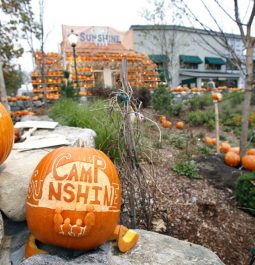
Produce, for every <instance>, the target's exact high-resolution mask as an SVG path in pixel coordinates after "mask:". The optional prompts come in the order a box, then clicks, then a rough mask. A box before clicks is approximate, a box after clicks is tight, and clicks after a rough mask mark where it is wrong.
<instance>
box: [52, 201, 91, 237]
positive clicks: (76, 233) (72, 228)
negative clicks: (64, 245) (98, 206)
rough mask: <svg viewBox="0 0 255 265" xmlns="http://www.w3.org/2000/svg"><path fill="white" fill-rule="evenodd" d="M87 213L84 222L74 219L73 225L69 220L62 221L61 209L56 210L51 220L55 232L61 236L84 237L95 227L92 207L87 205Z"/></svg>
mask: <svg viewBox="0 0 255 265" xmlns="http://www.w3.org/2000/svg"><path fill="white" fill-rule="evenodd" d="M87 211H88V213H87V214H86V216H85V218H84V220H82V219H80V218H78V219H76V221H75V224H71V219H70V218H65V219H64V218H63V217H62V215H61V213H62V209H61V208H56V210H55V214H54V219H53V222H54V230H55V232H56V233H58V234H59V235H62V236H70V237H85V236H86V235H88V234H89V232H90V230H91V228H92V227H93V226H94V225H95V214H94V206H93V205H88V206H87ZM83 223H84V225H83Z"/></svg>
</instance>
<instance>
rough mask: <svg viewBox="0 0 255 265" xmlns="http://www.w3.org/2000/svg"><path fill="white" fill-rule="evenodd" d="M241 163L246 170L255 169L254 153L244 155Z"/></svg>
mask: <svg viewBox="0 0 255 265" xmlns="http://www.w3.org/2000/svg"><path fill="white" fill-rule="evenodd" d="M242 165H243V167H244V168H245V169H247V170H252V171H253V170H255V155H244V156H243V157H242Z"/></svg>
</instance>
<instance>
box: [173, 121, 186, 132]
mask: <svg viewBox="0 0 255 265" xmlns="http://www.w3.org/2000/svg"><path fill="white" fill-rule="evenodd" d="M175 127H176V128H177V129H180V130H182V129H183V128H184V122H183V121H178V122H176V124H175Z"/></svg>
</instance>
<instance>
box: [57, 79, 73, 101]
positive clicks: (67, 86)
mask: <svg viewBox="0 0 255 265" xmlns="http://www.w3.org/2000/svg"><path fill="white" fill-rule="evenodd" d="M74 92H75V89H74V83H73V81H67V83H64V82H63V83H61V85H60V96H61V97H66V98H73V97H74Z"/></svg>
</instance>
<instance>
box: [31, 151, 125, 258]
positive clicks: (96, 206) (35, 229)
mask: <svg viewBox="0 0 255 265" xmlns="http://www.w3.org/2000/svg"><path fill="white" fill-rule="evenodd" d="M119 217H120V182H119V177H118V173H117V170H116V168H115V166H114V164H113V163H112V162H111V160H110V159H109V158H108V157H107V156H106V155H105V154H104V153H103V152H101V151H99V150H96V149H94V148H79V147H61V148H58V149H55V150H53V151H52V152H50V153H48V154H47V155H46V156H45V157H44V158H43V159H42V160H41V161H40V162H39V164H38V165H37V167H36V168H35V170H34V172H33V175H32V178H31V180H30V184H29V189H28V193H27V201H26V219H27V224H28V227H29V229H30V231H31V232H32V234H33V235H34V236H35V238H36V239H38V240H39V241H41V242H44V243H46V244H53V245H57V246H62V247H66V248H73V249H82V250H88V249H94V248H96V247H98V246H100V245H101V244H103V243H104V242H105V241H107V240H108V239H110V238H111V237H112V235H113V234H114V230H115V228H116V227H117V225H118V223H119ZM28 244H30V246H31V245H32V247H33V244H31V242H30V243H29V242H28ZM28 249H29V246H28ZM30 251H31V249H30ZM27 253H28V254H27V255H30V254H29V252H27Z"/></svg>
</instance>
